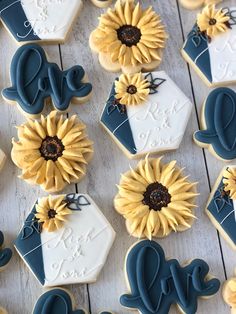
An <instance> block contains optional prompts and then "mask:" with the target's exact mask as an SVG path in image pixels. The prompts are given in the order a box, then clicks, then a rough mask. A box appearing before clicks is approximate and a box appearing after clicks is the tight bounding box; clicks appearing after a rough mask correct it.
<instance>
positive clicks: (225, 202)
mask: <svg viewBox="0 0 236 314" xmlns="http://www.w3.org/2000/svg"><path fill="white" fill-rule="evenodd" d="M223 188H224V184H223V177H222V179H221V181H220V183H219V185H218V187H217V189H216V191H215V193H214V196H213V197H212V199H211V201H210V203H209V204H208V206H207V211H208V212H210V213H211V215H212V216H213V217H214V219H215V220H216V222H217V223H218V224H219V225H220V226H221V227H222V228H223V229H224V231H225V232H226V234H227V235H228V236H229V238H230V239H231V240H232V241H233V243H234V244H235V245H236V221H235V212H234V210H235V208H234V206H233V202H232V200H231V199H230V197H229V196H228V195H227V194H225V193H224V196H223V197H222V194H221V193H222V191H223Z"/></svg>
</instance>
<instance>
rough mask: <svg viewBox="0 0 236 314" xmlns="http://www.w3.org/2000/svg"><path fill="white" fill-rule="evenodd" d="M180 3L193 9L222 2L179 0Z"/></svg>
mask: <svg viewBox="0 0 236 314" xmlns="http://www.w3.org/2000/svg"><path fill="white" fill-rule="evenodd" d="M179 2H180V3H181V5H182V6H183V7H185V8H186V9H189V10H195V9H197V8H200V7H201V6H205V5H208V4H214V3H219V2H222V0H179Z"/></svg>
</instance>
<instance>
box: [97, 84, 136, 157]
mask: <svg viewBox="0 0 236 314" xmlns="http://www.w3.org/2000/svg"><path fill="white" fill-rule="evenodd" d="M114 96H115V84H113V86H112V90H111V93H110V96H109V99H112V98H115V97H114ZM110 106H111V104H110V102H109V101H107V103H106V106H105V108H104V110H103V113H102V117H101V122H102V123H103V124H104V125H105V126H106V127H107V128H108V129H109V130H110V131H111V132H112V133H113V135H114V136H115V137H116V138H117V140H118V141H119V142H120V143H121V144H122V145H123V146H124V147H125V148H126V149H127V150H128V151H129V152H130V153H131V154H133V155H135V154H136V153H137V149H136V146H135V143H134V138H133V134H132V130H131V127H130V124H129V118H128V115H127V111H126V110H124V112H122V114H121V113H120V109H119V106H116V107H115V108H114V110H113V111H112V112H109V110H108V108H109V107H110ZM120 125H121V126H120ZM119 126H120V127H119ZM115 130H116V131H115ZM114 131H115V132H114Z"/></svg>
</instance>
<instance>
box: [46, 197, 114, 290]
mask: <svg viewBox="0 0 236 314" xmlns="http://www.w3.org/2000/svg"><path fill="white" fill-rule="evenodd" d="M85 197H86V199H87V200H88V201H89V202H90V205H86V206H81V209H82V210H81V211H72V214H71V215H69V216H68V218H67V222H65V223H64V225H63V227H62V228H61V229H59V230H57V231H55V232H47V231H45V230H43V232H42V233H41V242H42V254H43V265H44V272H45V284H44V286H46V287H50V286H58V285H67V284H75V283H89V282H94V281H96V279H97V276H98V274H99V272H100V271H101V269H102V267H103V266H104V264H105V262H106V258H107V255H108V253H109V251H110V248H111V246H112V244H113V241H114V238H115V232H114V230H113V228H112V227H111V225H110V224H109V222H108V221H107V219H106V218H105V216H104V215H103V214H102V213H101V212H100V210H99V209H98V207H97V206H96V204H95V203H94V202H93V200H92V199H91V198H90V197H89V196H88V195H85Z"/></svg>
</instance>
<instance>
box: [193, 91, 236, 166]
mask: <svg viewBox="0 0 236 314" xmlns="http://www.w3.org/2000/svg"><path fill="white" fill-rule="evenodd" d="M201 124H202V130H200V131H197V132H195V133H194V135H193V139H194V141H195V142H196V144H198V145H199V146H200V147H203V148H208V149H209V151H210V152H211V153H212V154H213V155H215V156H216V157H217V158H219V159H221V160H224V161H230V160H232V159H234V158H236V133H235V130H236V93H235V92H234V91H233V90H232V89H229V88H226V87H221V88H217V89H215V90H213V91H212V92H211V93H210V94H209V96H208V97H207V99H206V101H205V103H204V105H203V108H202V118H201Z"/></svg>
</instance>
